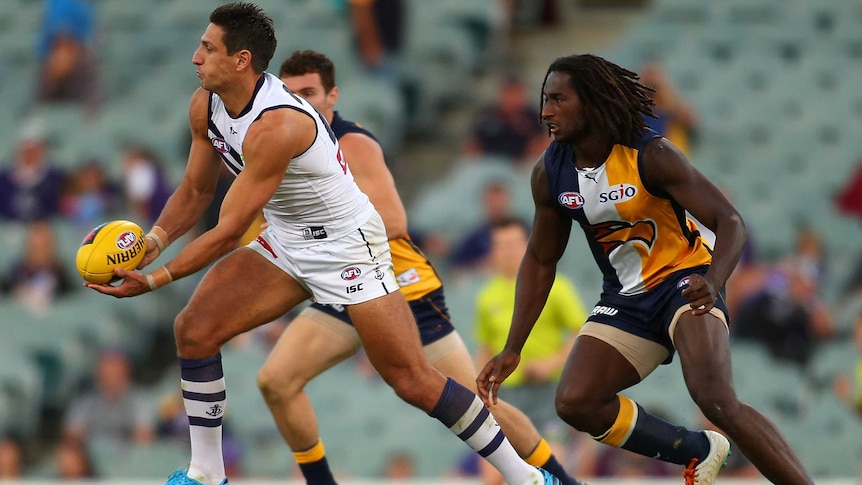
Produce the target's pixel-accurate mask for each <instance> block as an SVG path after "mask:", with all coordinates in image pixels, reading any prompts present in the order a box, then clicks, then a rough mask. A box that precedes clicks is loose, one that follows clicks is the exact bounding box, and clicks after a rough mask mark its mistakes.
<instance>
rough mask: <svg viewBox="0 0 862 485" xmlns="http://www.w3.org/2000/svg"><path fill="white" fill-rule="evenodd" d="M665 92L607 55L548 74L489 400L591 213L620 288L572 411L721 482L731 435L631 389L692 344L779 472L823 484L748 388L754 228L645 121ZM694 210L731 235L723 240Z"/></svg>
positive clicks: (772, 473)
mask: <svg viewBox="0 0 862 485" xmlns="http://www.w3.org/2000/svg"><path fill="white" fill-rule="evenodd" d="M649 91H650V89H649V88H648V87H646V86H644V85H642V84H640V83H639V82H638V76H637V74H635V73H634V72H631V71H628V70H626V69H623V68H621V67H619V66H617V65H615V64H613V63H611V62H608V61H606V60H604V59H602V58H600V57H596V56H591V55H578V56H570V57H564V58H560V59H557V60H556V61H554V62H553V63H552V64H551V66H550V68H549V69H548V73H547V75H546V76H545V81H544V84H543V86H542V104H541V119H542V122H543V123H544V124H545V125H546V126H547V127H548V132H549V134H550V135H551V136H552V137H553V141H552V142H551V144H550V145H549V147H548V148H547V150H546V151H545V153H544V154H543V156H542V157H541V158H540V160H539V161H538V162H537V163H536V166H535V168H534V169H533V174H532V181H531V183H532V191H533V200H534V204H535V218H534V220H533V231H532V234H531V237H530V242H529V248H528V250H527V254H526V255H525V256H524V259H523V261H522V262H521V269H520V271H519V274H518V280H517V290H516V295H517V296H516V302H515V312H514V316H513V318H512V326H511V328H510V331H509V337H508V340H507V342H506V345H505V347H504V349H503V351H502V352H501V353H500V354H498V355H497V356H496V357H494V358H493V359H491V361H489V362H488V363H487V364H486V365H485V367H484V369H483V370H482V372H481V373H480V374H479V377H478V378H477V381H478V384H479V394H480V395H481V396H482V398H483V399H484V400H485V401H486V402H488V401H490V402H493V401H496V399H497V396H496V394H495V389H496V388H497V387H498V386H499V384H500V383H501V382H502V381H503V380H504V379H505V378H506V377H507V376H508V375H509V374H511V372H512V371H513V370H514V369H515V368H516V367H517V365H518V361H519V353H520V350H521V348H522V347H523V345H524V342H525V341H526V339H527V337H528V336H529V334H530V331H531V330H532V327H533V325H534V324H535V322H536V318H537V317H538V315H539V313H540V312H541V310H542V307H543V306H544V304H545V301H546V299H547V296H548V291H549V290H550V288H551V285H552V283H553V281H554V275H555V273H556V267H557V263H558V261H559V260H560V258H561V257H562V255H563V252H564V251H565V249H566V245H567V243H568V240H569V233H570V232H571V228H572V221H577V223H578V224H579V225H580V226H581V229H583V231H584V234H585V235H586V238H587V241H588V243H589V246H590V249H591V250H592V253H593V257H594V258H595V260H596V263H597V264H598V266H599V268H600V269H601V271H602V273H603V276H604V278H603V280H604V281H603V285H602V294H601V297H600V300H599V302H598V304H596V306H595V307H594V308H593V311H592V312H591V314H590V316H589V318H588V320H587V323H586V324H585V325H584V327H583V328H582V330H581V332H580V334H579V335H578V338H577V340H576V343H575V346H574V348H573V349H572V352H571V355H570V356H569V359H568V362H567V363H566V367H565V370H564V371H563V375H562V377H561V379H560V384H559V387H558V388H557V398H556V408H557V413H558V414H559V416H560V417H561V418H562V419H563V420H564V421H565V422H566V423H568V424H569V425H571V426H572V427H574V428H576V429H578V430H580V431H584V432H586V433H589V434H590V435H591V436H592V437H593V438H594V439H596V440H598V441H600V442H602V443H605V444H608V445H611V446H616V447H620V448H623V449H626V450H629V451H632V452H635V453H638V454H641V455H645V456H649V457H652V458H657V459H659V460H663V461H667V462H670V463H676V464H680V465H685V466H686V468H685V471H684V472H683V477H685V483H686V484H712V483H713V482H714V481H715V476H716V475H717V474H718V472H719V470H720V469H721V467H722V465H723V464H724V461H725V458H726V457H727V455H728V453H729V451H730V443H729V442H728V440H727V438H725V437H724V436H723V435H721V434H719V433H717V432H715V431H708V430H705V431H692V430H688V429H686V428H684V427H682V426H676V425H673V424H671V423H668V422H666V421H664V420H662V419H660V418H659V417H657V416H654V415H652V414H650V413H648V412H647V411H646V410H644V408H643V407H641V406H640V405H639V404H637V403H636V402H634V401H632V400H631V399H629V398H627V397H625V396H622V395H620V394H619V393H620V392H621V391H623V390H625V389H627V388H629V387H631V386H633V385H635V384H637V383H638V382H640V381H641V380H643V379H644V378H645V377H646V376H647V375H649V374H650V373H651V372H652V371H653V370H655V369H656V368H657V367H658V366H659V365H660V364H667V363H669V362H670V361H671V359H672V358H673V355H674V353H679V358H680V362H681V365H682V369H683V375H684V378H685V383H686V386H687V387H688V390H689V393H690V394H691V397H692V399H693V400H694V401H695V403H697V405H698V406H699V407H700V409H701V410H702V411H703V414H704V415H705V416H706V417H707V418H708V419H709V420H710V421H711V422H712V423H713V424H715V425H716V426H717V427H718V428H719V429H721V430H723V431H724V432H725V433H727V435H728V436H730V438H731V439H733V440H734V442H735V443H736V444H737V445H738V446H739V448H740V449H741V450H742V452H743V453H744V454H745V456H747V457H748V458H749V459H750V460H751V462H752V463H753V464H754V465H755V466H756V467H757V468H758V469H759V470H760V472H761V473H763V475H764V476H765V477H766V478H768V479H769V480H770V481H772V482H773V483H779V484H794V485H795V484H810V483H813V482H812V481H811V478H809V477H808V475H807V474H806V472H805V470H804V469H803V468H802V465H801V464H800V463H799V460H798V459H797V458H796V456H795V455H794V453H793V451H791V449H790V447H789V446H788V445H787V443H786V441H785V440H784V438H782V437H781V434H780V433H779V432H778V430H777V429H776V428H775V426H774V425H773V424H772V423H770V422H769V421H768V420H767V419H766V418H765V417H764V416H763V415H761V414H760V413H759V412H757V411H756V410H754V409H753V408H751V407H750V406H748V405H746V404H744V403H742V402H740V401H739V400H738V399H737V397H736V393H735V391H734V389H733V384H732V379H731V366H730V348H729V343H728V328H727V319H728V317H727V308H726V306H725V303H724V301H723V297H722V293H723V288H724V284H725V282H726V281H727V278H728V276H730V273H731V271H732V270H733V268H734V266H735V265H736V263H737V261H738V259H739V255H740V252H741V250H742V247H743V244H744V242H745V238H746V232H745V227H744V225H743V222H742V218H741V217H740V215H739V213H738V212H737V210H736V209H735V208H734V207H733V205H731V203H730V202H728V200H727V199H726V198H725V197H724V195H722V193H721V191H720V190H719V189H718V188H716V186H715V185H713V184H712V182H710V181H709V180H708V179H707V178H706V177H704V176H703V175H702V174H701V173H700V172H698V171H697V170H696V169H695V168H694V167H693V166H692V165H691V164H690V163H689V162H688V160H687V159H686V158H685V156H684V155H683V154H682V153H681V152H680V151H679V150H678V149H677V148H676V147H675V146H674V145H673V144H672V143H670V142H669V141H668V140H666V139H665V138H662V137H661V136H660V135H659V134H657V133H655V132H654V131H652V130H649V129H648V128H646V127H645V125H644V115H648V116H649V115H652V114H653V113H652V101H651V100H650V97H649V96H648V94H649ZM686 211H688V212H689V213H690V214H691V215H692V216H694V217H695V218H696V219H697V220H698V221H702V223H703V224H704V225H705V226H706V227H708V228H709V229H711V230H712V231H714V232H715V234H716V240H715V248H714V249H710V248H709V247H708V246H707V245H706V243H705V242H704V239H703V238H702V237H701V236H700V233H699V232H698V228H697V225H696V224H695V222H694V221H693V220H691V219H689V218H687V217H686Z"/></svg>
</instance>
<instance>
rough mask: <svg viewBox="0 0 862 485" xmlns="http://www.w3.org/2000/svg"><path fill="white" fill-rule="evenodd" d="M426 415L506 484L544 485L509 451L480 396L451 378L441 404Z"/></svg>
mask: <svg viewBox="0 0 862 485" xmlns="http://www.w3.org/2000/svg"><path fill="white" fill-rule="evenodd" d="M429 415H430V416H432V417H434V418H437V419H438V420H440V422H442V423H443V424H444V425H445V426H446V427H447V428H449V430H450V431H452V432H453V433H455V434H456V435H457V436H458V437H459V438H461V440H463V441H464V442H465V443H467V444H468V445H470V448H473V449H474V450H476V452H477V453H479V455H480V456H482V457H484V458H485V459H486V460H488V461H489V462H490V463H491V464H492V465H494V467H495V468H496V469H497V470H499V471H500V473H502V474H503V478H505V480H506V482H507V483H509V484H512V485H521V484H539V483H542V482H543V477H542V474H541V472H539V471H538V469H536V468H535V467H533V466H531V465H529V464H527V462H525V461H524V460H523V459H522V458H521V457H520V456H518V453H517V452H516V451H515V449H514V448H512V444H511V443H509V440H508V439H507V438H506V435H505V434H503V430H502V429H500V425H499V424H497V420H496V419H494V416H493V415H492V414H491V412H490V411H488V408H486V407H485V405H484V404H483V403H482V400H481V399H479V396H477V395H476V394H474V393H473V392H471V391H470V390H469V389H467V388H466V387H464V386H462V385H461V384H458V383H457V382H455V381H454V380H452V379H451V378H449V379H448V380H447V382H446V387H445V388H444V389H443V394H442V395H441V396H440V401H438V402H437V405H436V406H435V407H434V410H433V411H431V412H430V413H429Z"/></svg>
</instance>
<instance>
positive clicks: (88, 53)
mask: <svg viewBox="0 0 862 485" xmlns="http://www.w3.org/2000/svg"><path fill="white" fill-rule="evenodd" d="M93 31H94V16H93V8H92V6H91V5H90V3H89V1H88V0H48V1H47V2H46V3H45V16H44V18H43V22H42V28H41V32H40V38H39V52H38V54H39V60H40V72H39V77H38V79H39V82H38V85H37V94H36V98H37V100H38V101H40V102H44V103H51V102H62V101H72V102H79V103H82V104H84V105H86V106H87V107H88V108H90V109H95V108H96V106H97V104H98V102H99V97H100V94H99V82H98V74H97V67H96V60H95V56H94V52H93V46H92V44H93Z"/></svg>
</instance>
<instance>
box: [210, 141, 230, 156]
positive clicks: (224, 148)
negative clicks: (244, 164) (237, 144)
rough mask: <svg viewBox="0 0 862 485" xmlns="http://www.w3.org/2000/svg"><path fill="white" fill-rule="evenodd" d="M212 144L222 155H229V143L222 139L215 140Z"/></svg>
mask: <svg viewBox="0 0 862 485" xmlns="http://www.w3.org/2000/svg"><path fill="white" fill-rule="evenodd" d="M212 143H213V147H214V148H215V149H216V150H218V151H220V152H222V153H227V152H229V151H230V145H228V144H227V142H226V141H224V140H223V139H221V138H213V139H212Z"/></svg>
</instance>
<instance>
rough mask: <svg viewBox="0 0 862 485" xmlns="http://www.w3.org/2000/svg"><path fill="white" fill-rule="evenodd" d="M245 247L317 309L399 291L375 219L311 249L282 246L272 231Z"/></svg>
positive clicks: (381, 229)
mask: <svg viewBox="0 0 862 485" xmlns="http://www.w3.org/2000/svg"><path fill="white" fill-rule="evenodd" d="M248 247H249V248H251V249H253V250H255V251H257V252H258V253H259V254H260V255H262V256H263V257H265V258H266V259H268V260H269V261H270V262H271V263H272V264H274V265H276V266H278V267H279V268H281V270H282V271H284V272H285V273H287V274H288V275H290V277H291V278H293V279H295V280H296V281H297V282H299V284H300V285H302V286H303V287H305V288H306V289H307V290H308V291H309V292H310V293H311V295H312V298H313V299H314V301H316V302H318V303H324V304H329V305H354V304H357V303H362V302H365V301H369V300H373V299H375V298H379V297H381V296H383V295H386V294H389V293H392V292H393V291H399V286H398V283H397V282H396V280H395V268H394V266H393V265H392V255H391V253H390V252H389V242H388V240H387V238H386V228H385V227H384V225H383V220H382V219H381V218H380V215H379V214H377V213H375V214H374V215H373V216H372V217H371V218H370V219H369V220H368V222H366V223H365V224H363V225H361V226H360V227H358V228H357V229H355V230H353V231H351V232H349V233H348V234H346V235H344V236H341V237H339V238H337V239H332V240H327V239H321V241H320V243H319V244H315V245H314V246H311V247H307V248H299V249H296V248H287V247H285V246H283V245H282V244H281V243H279V237H278V233H277V232H276V231H274V229H273V228H272V226H270V227H268V228H267V229H266V230H265V231H264V232H263V233H262V234H261V235H260V236H258V238H257V239H255V240H254V241H252V242H250V243H248Z"/></svg>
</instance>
